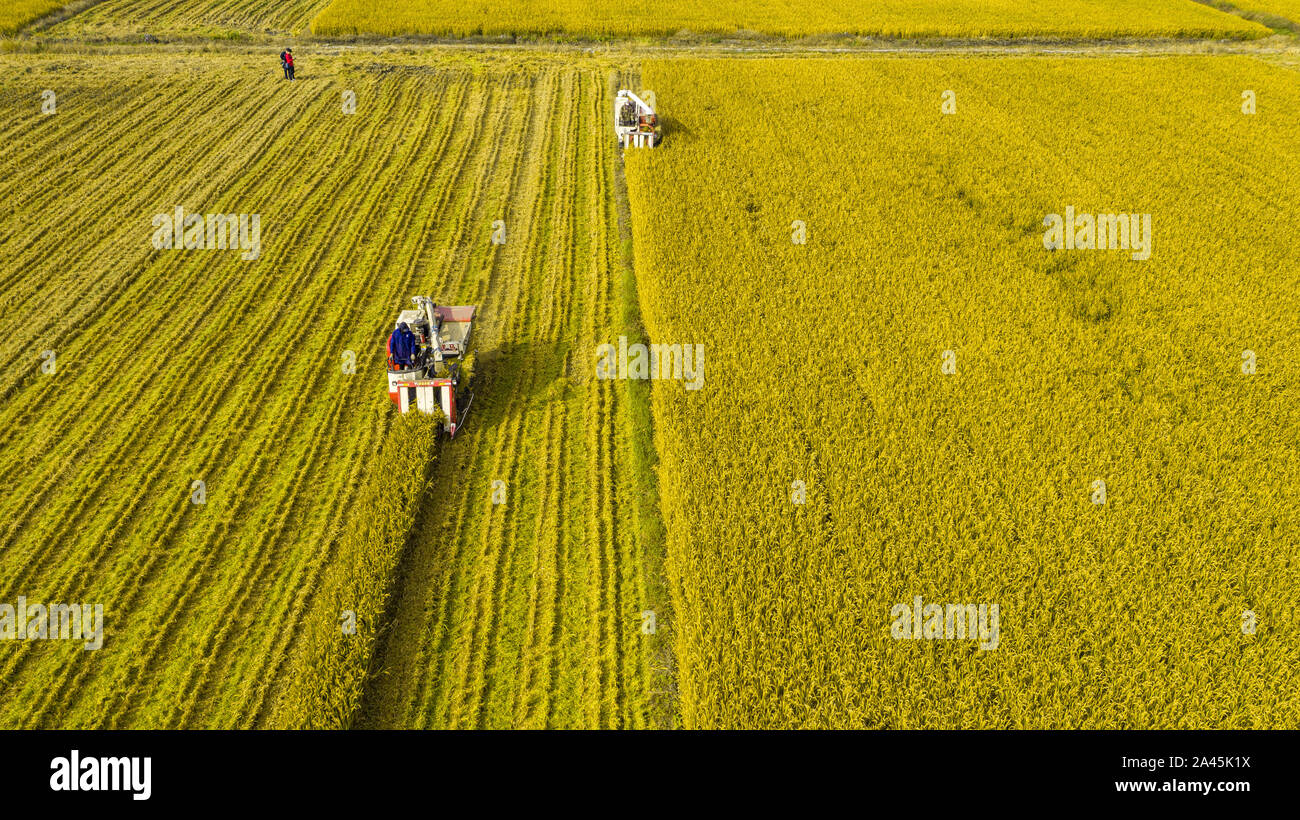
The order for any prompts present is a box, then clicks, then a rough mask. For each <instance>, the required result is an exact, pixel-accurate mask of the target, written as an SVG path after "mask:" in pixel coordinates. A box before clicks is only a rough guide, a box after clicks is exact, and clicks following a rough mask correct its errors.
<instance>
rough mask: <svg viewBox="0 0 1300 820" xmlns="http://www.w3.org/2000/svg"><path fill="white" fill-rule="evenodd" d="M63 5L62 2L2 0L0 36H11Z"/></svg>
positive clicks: (56, 0)
mask: <svg viewBox="0 0 1300 820" xmlns="http://www.w3.org/2000/svg"><path fill="white" fill-rule="evenodd" d="M63 5H64V0H3V2H0V34H13V33H14V32H16V31H18V30H19V29H20V28H22V27H23V26H25V25H27V24H28V23H30V22H32V21H33V20H37V19H39V18H41V17H44V16H45V15H47V14H49V13H50V12H52V11H55V10H57V9H59V8H60V7H61V6H63Z"/></svg>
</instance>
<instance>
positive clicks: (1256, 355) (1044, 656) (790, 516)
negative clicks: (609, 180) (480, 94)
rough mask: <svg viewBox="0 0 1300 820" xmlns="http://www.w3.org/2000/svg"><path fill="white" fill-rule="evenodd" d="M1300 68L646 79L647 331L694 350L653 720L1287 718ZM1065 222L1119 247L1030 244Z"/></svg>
mask: <svg viewBox="0 0 1300 820" xmlns="http://www.w3.org/2000/svg"><path fill="white" fill-rule="evenodd" d="M1298 76H1300V75H1297V74H1296V73H1295V72H1293V71H1289V70H1286V69H1282V68H1277V67H1274V66H1270V65H1267V64H1264V63H1262V62H1259V61H1256V60H1253V59H1249V58H1243V57H1186V58H1144V59H1136V60H1135V59H1101V58H1096V59H1093V58H1076V59H1059V58H1038V59H1011V58H1004V59H969V58H967V59H910V58H895V59H889V58H874V59H842V60H828V59H768V60H733V61H708V60H681V61H665V62H654V63H651V64H648V65H647V66H645V67H644V68H643V73H642V78H641V80H642V83H641V84H642V86H644V87H646V88H650V89H653V90H654V91H655V92H656V96H657V100H658V102H659V106H660V112H661V115H662V117H663V119H664V123H665V127H664V130H665V141H664V145H663V146H662V147H661V148H659V149H655V150H654V151H645V150H641V151H631V152H629V154H628V156H627V159H626V163H627V174H628V186H629V192H630V198H631V205H632V213H633V224H634V237H635V258H636V270H637V278H638V286H639V293H640V298H641V303H642V315H643V318H644V320H645V323H646V328H647V331H648V332H649V335H650V337H651V339H652V340H653V341H654V342H656V343H661V344H700V345H703V346H704V350H705V358H704V367H703V375H704V384H703V386H702V387H701V388H700V389H698V390H695V391H691V390H687V389H685V386H684V384H683V382H682V381H676V380H671V379H669V380H664V379H661V380H658V381H655V382H653V384H654V393H653V415H654V419H655V423H656V431H655V435H656V441H657V444H658V446H659V454H660V458H661V469H660V472H659V476H660V492H661V494H662V505H663V516H664V521H665V525H666V528H667V556H668V557H667V569H668V575H669V578H670V582H671V587H672V594H673V598H674V605H675V611H676V622H675V627H674V634H675V649H676V653H675V654H676V658H677V663H678V669H679V675H680V678H679V696H680V701H679V703H680V714H681V720H682V723H683V724H684V725H685V726H687V727H719V726H726V727H757V726H761V727H788V726H803V727H881V726H890V727H975V726H978V727H1283V726H1285V727H1292V728H1294V727H1296V726H1298V725H1300V695H1298V692H1300V690H1297V689H1296V687H1294V686H1293V685H1291V683H1290V681H1291V680H1292V678H1293V675H1294V670H1295V669H1296V668H1297V666H1300V640H1298V639H1297V637H1298V636H1297V630H1298V626H1300V624H1298V623H1297V615H1296V607H1295V590H1296V589H1297V588H1300V564H1298V563H1297V562H1296V560H1295V555H1296V545H1297V543H1298V542H1300V489H1298V488H1300V355H1298V354H1300V322H1297V321H1296V313H1295V304H1296V303H1295V294H1296V293H1297V291H1298V290H1300V244H1297V243H1296V241H1295V238H1296V227H1295V214H1296V212H1297V211H1298V210H1300V190H1298V189H1297V188H1296V186H1295V184H1294V181H1295V180H1296V179H1300V83H1297V78H1298ZM1248 90H1249V91H1253V92H1254V93H1255V95H1256V96H1257V103H1258V107H1257V113H1255V114H1247V113H1244V111H1243V105H1244V102H1245V100H1244V99H1243V92H1245V91H1248ZM949 91H950V92H952V94H951V96H945V92H949ZM946 101H947V102H950V103H951V104H952V106H953V107H952V109H951V110H952V111H953V113H947V114H946V113H943V107H944V104H945V102H946ZM1067 208H1070V209H1073V210H1074V211H1075V212H1077V213H1079V214H1084V213H1087V214H1090V215H1095V214H1121V213H1133V214H1139V215H1150V219H1151V225H1152V227H1151V238H1152V241H1151V253H1150V256H1149V259H1147V260H1145V261H1140V260H1138V259H1135V258H1133V252H1130V251H1124V250H1084V249H1070V248H1068V247H1059V246H1058V249H1057V250H1049V249H1048V248H1047V247H1045V243H1047V242H1048V241H1051V240H1052V238H1051V237H1050V236H1047V235H1046V233H1047V228H1046V227H1045V224H1046V223H1045V219H1046V218H1047V217H1048V215H1051V214H1058V215H1060V214H1065V213H1066V209H1067ZM796 221H799V222H802V223H803V227H802V230H803V231H804V232H805V238H806V243H805V244H798V243H796V241H795V240H796V238H798V235H799V232H800V229H801V228H800V226H798V225H796V224H795V222H796ZM1080 224H1083V223H1082V222H1081V223H1080ZM1139 224H1140V220H1139ZM1083 240H1086V237H1085V236H1082V235H1081V236H1080V241H1081V242H1083ZM1084 244H1086V243H1084ZM1137 253H1138V254H1139V255H1141V252H1140V251H1138V252H1137ZM800 502H802V503H800ZM918 596H919V597H920V598H921V599H922V607H921V609H920V612H918V613H917V616H918V618H921V617H922V616H923V619H924V624H923V627H922V631H921V633H920V635H921V636H923V637H920V638H919V639H913V638H912V637H910V635H911V627H912V621H911V614H910V611H911V608H912V607H913V606H914V605H915V601H916V598H917V597H918ZM965 604H971V605H976V606H977V607H978V606H981V605H982V606H984V607H985V610H984V612H985V613H986V615H985V616H984V620H982V625H983V626H985V627H986V628H987V629H988V631H987V632H986V633H985V634H984V635H983V636H981V639H980V640H969V639H963V636H962V635H961V633H960V632H957V631H956V630H954V631H953V632H949V631H948V624H947V623H943V622H940V624H939V628H940V631H941V635H942V636H943V637H945V638H947V637H952V639H951V640H948V639H944V640H939V639H934V633H933V632H929V633H927V631H926V630H929V629H930V628H931V623H932V612H933V611H932V610H927V609H926V606H928V605H939V606H941V607H944V609H943V610H942V615H941V617H943V618H950V617H952V615H951V614H950V610H949V609H948V608H947V605H954V609H955V606H956V605H965ZM992 605H997V606H998V607H999V611H1000V615H999V619H998V622H997V623H998V628H997V630H996V631H995V630H994V629H993V619H992V615H991V613H992V609H991V607H992ZM903 606H906V607H908V609H901V608H900V607H903ZM965 612H966V611H965V610H962V613H963V615H961V616H960V617H962V618H963V619H964V618H965V617H967V615H966V614H965ZM961 623H963V624H965V623H966V621H965V620H962V621H961ZM926 637H928V638H930V639H925V638H926Z"/></svg>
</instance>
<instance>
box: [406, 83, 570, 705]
mask: <svg viewBox="0 0 1300 820" xmlns="http://www.w3.org/2000/svg"><path fill="white" fill-rule="evenodd" d="M556 88H557V86H556V84H555V77H554V73H553V72H551V73H547V74H545V75H543V76H542V77H540V78H538V80H537V81H535V82H534V83H533V84H532V86H531V88H530V89H529V91H528V93H527V99H528V100H529V101H530V103H531V109H532V110H531V115H530V116H529V118H528V123H529V125H528V128H527V133H526V134H525V135H524V136H523V138H522V139H521V140H520V141H519V146H520V149H521V150H522V151H523V155H524V156H526V157H528V161H526V162H520V163H518V164H517V165H516V166H515V175H514V180H513V182H512V185H511V187H510V202H511V205H510V208H509V211H508V215H507V225H514V226H520V225H523V226H531V225H532V224H533V221H534V218H535V217H534V215H535V213H536V212H537V208H538V201H539V200H537V199H535V198H532V197H528V196H527V193H528V192H529V191H531V190H532V189H533V187H534V186H533V184H532V180H534V179H542V178H543V177H544V175H545V173H546V162H545V161H546V157H547V151H546V150H545V146H546V145H548V144H549V142H550V138H551V133H550V131H549V129H548V121H547V118H546V116H545V114H546V110H545V109H543V108H542V107H541V106H538V105H537V100H538V99H539V98H547V99H549V98H553V97H554V95H555V94H556V93H557V91H556ZM521 178H522V179H521ZM516 191H522V192H523V194H517V193H515V192H516ZM516 247H519V246H518V245H517V244H507V245H506V246H505V251H504V253H502V254H499V255H496V256H494V263H493V265H492V268H491V274H490V275H489V277H488V287H487V292H486V294H485V295H484V299H483V304H484V312H485V314H486V316H487V318H488V319H489V321H488V322H487V323H486V326H485V327H484V328H483V329H482V330H483V336H482V337H481V340H480V347H481V349H491V348H492V347H493V346H495V347H496V348H497V349H500V347H501V346H502V345H503V344H504V343H505V340H506V339H507V338H510V337H511V336H510V333H509V332H508V329H509V326H510V325H509V322H510V321H511V320H512V319H513V318H514V317H515V316H516V314H517V312H518V309H519V308H518V304H519V301H520V299H521V296H522V294H523V292H524V286H525V284H524V281H523V278H522V277H520V276H518V275H511V274H514V273H515V272H516V271H517V270H518V268H519V266H520V264H521V262H520V260H522V259H524V258H526V255H527V248H528V245H527V243H525V245H524V247H523V248H521V250H519V251H517V252H516V251H515V250H514V249H515V248H516ZM499 277H505V278H506V281H505V282H504V283H497V284H504V286H505V287H504V295H503V296H502V297H499V298H498V297H497V296H496V294H497V293H499V292H501V289H500V288H499V287H497V286H494V282H497V280H498V279H499ZM496 384H497V382H496V381H495V380H493V381H492V382H491V383H490V385H489V387H490V389H491V390H492V391H493V393H497V394H498V395H499V393H500V390H501V388H499V387H497V386H496ZM497 399H498V397H497V396H484V397H483V398H482V399H480V401H486V402H488V403H489V405H491V404H495V403H496V401H497ZM488 413H489V410H488V409H482V408H481V409H480V416H479V419H478V422H479V426H478V429H477V430H471V431H470V436H471V438H470V439H469V443H470V444H471V445H473V447H474V449H473V452H472V454H471V455H470V456H468V457H467V458H466V459H465V460H464V461H465V462H467V463H468V468H467V469H465V470H464V471H463V472H462V473H461V474H463V475H465V476H466V479H465V480H464V481H462V482H461V485H460V486H461V490H460V494H459V497H460V500H459V502H458V503H457V504H455V505H454V506H453V507H452V508H451V509H452V511H453V512H451V514H450V517H449V518H448V519H444V523H443V526H442V527H441V528H440V533H439V534H440V538H439V541H440V543H443V544H450V545H452V547H451V550H452V555H451V556H449V558H448V560H447V562H446V565H445V569H444V571H443V572H442V573H441V575H440V581H441V583H440V585H439V586H440V589H441V590H443V591H444V593H445V594H443V595H442V596H441V599H440V616H439V617H438V618H436V619H435V623H434V629H433V630H432V634H431V635H430V638H429V643H428V644H427V645H431V646H437V647H438V648H437V650H436V651H435V653H434V656H433V657H431V658H429V660H428V662H426V663H421V664H419V667H418V669H419V670H420V671H422V672H423V674H422V675H421V676H420V679H419V680H418V681H417V682H416V684H415V686H413V687H412V691H413V692H415V693H416V696H415V698H414V700H413V701H412V702H411V706H412V707H413V708H415V709H416V710H418V712H419V713H420V716H419V717H417V718H416V719H415V720H414V723H415V725H420V726H428V725H446V724H445V723H438V724H435V723H434V721H433V715H432V712H433V710H434V709H436V708H437V703H438V701H439V699H440V697H441V694H442V693H443V692H444V691H445V681H446V678H447V668H448V667H447V664H448V663H449V659H450V657H451V653H450V649H451V647H452V641H453V638H454V636H455V635H456V634H457V626H458V625H459V623H460V620H459V619H458V618H457V615H458V614H459V611H458V610H457V609H456V605H457V603H458V602H460V601H461V600H463V596H462V595H461V594H460V589H459V585H460V584H463V583H466V582H465V580H464V579H465V576H464V575H463V574H462V570H463V565H464V563H465V562H466V561H467V560H469V559H468V555H469V550H470V549H471V546H470V544H471V541H472V539H471V537H470V535H469V534H468V533H469V526H468V521H469V519H470V516H471V515H472V512H471V511H472V510H473V509H474V504H473V501H472V499H478V500H479V503H486V502H487V500H488V496H487V494H486V493H484V492H483V489H484V488H485V487H486V486H487V485H488V483H489V482H490V481H491V480H493V478H495V475H494V474H491V473H489V472H488V470H487V469H486V465H487V460H488V458H489V457H490V456H489V452H488V451H489V447H490V445H489V439H488V434H489V429H487V428H484V427H483V425H484V424H486V423H487V420H488V418H489V416H488ZM500 435H501V433H500V432H498V436H497V440H499V438H500ZM507 503H508V498H507ZM426 514H431V513H428V512H426Z"/></svg>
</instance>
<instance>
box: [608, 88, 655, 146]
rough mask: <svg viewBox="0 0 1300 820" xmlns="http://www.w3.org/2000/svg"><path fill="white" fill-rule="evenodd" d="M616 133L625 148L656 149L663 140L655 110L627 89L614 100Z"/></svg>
mask: <svg viewBox="0 0 1300 820" xmlns="http://www.w3.org/2000/svg"><path fill="white" fill-rule="evenodd" d="M614 133H615V134H617V135H618V142H619V144H620V145H622V146H623V147H624V148H654V147H655V146H656V145H658V144H659V141H660V140H661V139H662V138H663V137H662V135H661V134H660V132H659V116H658V115H657V114H655V110H654V109H653V108H651V107H650V105H649V103H647V102H646V101H645V100H643V99H641V98H640V97H638V96H637V95H635V94H633V93H632V92H631V91H628V90H627V89H626V88H624V89H622V90H620V91H619V92H618V96H617V97H616V98H615V99H614Z"/></svg>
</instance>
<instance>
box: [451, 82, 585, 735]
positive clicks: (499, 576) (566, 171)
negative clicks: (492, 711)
mask: <svg viewBox="0 0 1300 820" xmlns="http://www.w3.org/2000/svg"><path fill="white" fill-rule="evenodd" d="M578 84H579V77H578V76H577V75H575V74H574V73H573V72H566V73H565V74H564V76H563V77H562V81H561V94H562V95H563V99H564V100H565V106H564V108H563V110H562V111H561V113H560V115H559V117H558V119H559V120H560V123H559V133H560V134H561V135H562V136H561V141H560V143H559V145H558V146H557V153H556V154H555V155H553V156H552V163H551V165H552V167H556V168H557V170H556V172H555V175H554V176H553V177H552V185H553V190H552V193H551V195H550V197H549V200H550V202H551V203H552V208H551V210H550V213H549V217H550V219H549V220H548V224H547V229H548V230H547V232H546V238H547V239H548V240H549V243H548V244H547V247H546V251H545V252H544V253H542V254H541V259H540V260H539V261H540V263H541V264H540V265H539V272H540V271H542V270H545V271H547V283H548V284H549V286H550V287H549V290H550V292H551V293H552V294H553V295H552V299H551V301H550V303H549V304H547V303H545V302H544V296H545V294H546V291H547V288H539V289H538V291H537V294H536V297H535V298H536V301H537V306H536V307H535V308H534V311H535V312H536V313H537V319H536V321H535V324H536V327H537V329H536V330H535V331H534V334H533V339H532V341H533V347H534V350H535V351H537V353H536V354H535V356H536V358H535V364H534V366H533V367H532V368H531V369H530V370H531V373H532V374H533V378H532V385H531V386H530V389H529V391H528V393H529V394H530V395H531V394H532V393H533V392H534V390H535V389H536V386H537V384H538V374H539V372H545V368H546V366H547V363H545V362H544V360H541V356H542V355H545V353H544V352H552V353H553V352H558V348H557V349H556V351H551V348H552V347H553V346H554V345H555V343H556V342H558V340H557V339H556V337H557V333H556V327H557V324H558V322H559V317H561V316H562V315H564V310H563V307H564V305H565V304H567V299H568V294H569V293H570V292H571V287H570V284H569V271H571V270H572V261H573V260H572V253H573V243H572V241H571V240H572V227H573V225H572V219H571V208H572V207H573V203H572V201H571V200H572V197H573V193H574V187H575V179H574V178H575V176H576V174H577V156H576V152H575V150H574V148H575V142H576V137H575V133H574V132H575V128H574V119H575V110H576V108H577V103H576V101H575V98H576V97H577V94H575V89H576V87H577V86H578ZM553 119H556V118H553ZM539 244H540V241H539ZM557 257H558V259H559V262H558V264H557V263H556V261H555V260H556V259H557ZM557 274H558V277H559V281H558V282H556V277H557ZM553 340H554V341H553ZM551 366H554V365H553V364H552V365H551ZM529 409H531V408H528V407H526V406H525V407H522V408H521V410H520V414H521V419H522V422H523V423H522V424H521V425H520V428H519V429H520V432H521V433H522V432H524V431H525V430H528V429H529V428H530V423H529V420H528V410H529ZM554 409H555V408H554V406H553V405H552V406H549V407H547V413H548V414H549V413H552V412H554ZM547 426H549V425H547ZM520 441H522V439H520ZM543 441H545V442H546V446H545V447H544V448H538V449H539V450H540V451H541V452H544V453H547V454H550V453H553V452H554V448H553V447H552V446H551V444H552V440H551V439H543ZM511 461H512V464H513V465H515V467H516V469H517V468H518V467H519V466H521V462H522V461H523V453H519V454H517V455H514V456H512V458H511ZM540 472H541V471H539V473H540ZM534 499H536V494H534ZM534 503H535V504H536V507H537V513H535V515H536V516H538V517H540V516H543V515H545V514H546V512H545V511H544V510H542V509H541V504H540V500H535V501H534ZM524 520H526V519H524ZM519 529H520V527H519V526H511V527H509V528H508V529H506V530H505V532H504V533H503V538H504V543H503V544H502V548H501V561H502V563H501V565H500V567H499V569H498V571H497V573H496V574H495V576H494V583H493V588H492V590H491V594H492V597H491V599H490V604H491V605H490V607H489V609H488V610H487V613H486V618H483V619H481V620H480V623H482V624H483V631H482V647H483V648H482V649H481V653H480V657H481V660H480V662H479V663H478V665H477V666H476V667H475V668H474V669H473V670H472V673H471V674H472V679H471V681H470V682H469V684H468V686H467V687H466V690H467V692H468V693H469V694H470V698H471V700H470V705H469V709H468V711H469V713H470V714H471V715H473V716H474V724H475V725H477V726H478V727H480V728H482V727H483V726H484V718H485V714H486V713H485V705H486V704H487V703H489V699H490V696H491V693H492V692H491V690H492V687H493V682H494V680H496V678H495V676H494V675H491V674H489V670H492V669H493V668H494V664H495V662H496V659H497V657H498V650H499V642H500V639H501V628H500V627H501V621H502V620H503V612H504V610H505V607H506V596H507V592H508V590H509V589H510V588H512V587H514V586H516V583H515V581H516V577H515V573H514V571H513V570H514V566H515V563H514V562H515V560H516V559H517V557H518V551H519V544H518V540H519V539H518V538H517V535H518V531H519ZM533 546H534V548H535V547H536V544H535V543H534V545H533ZM511 683H512V684H515V685H517V683H518V682H517V680H512V681H511Z"/></svg>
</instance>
